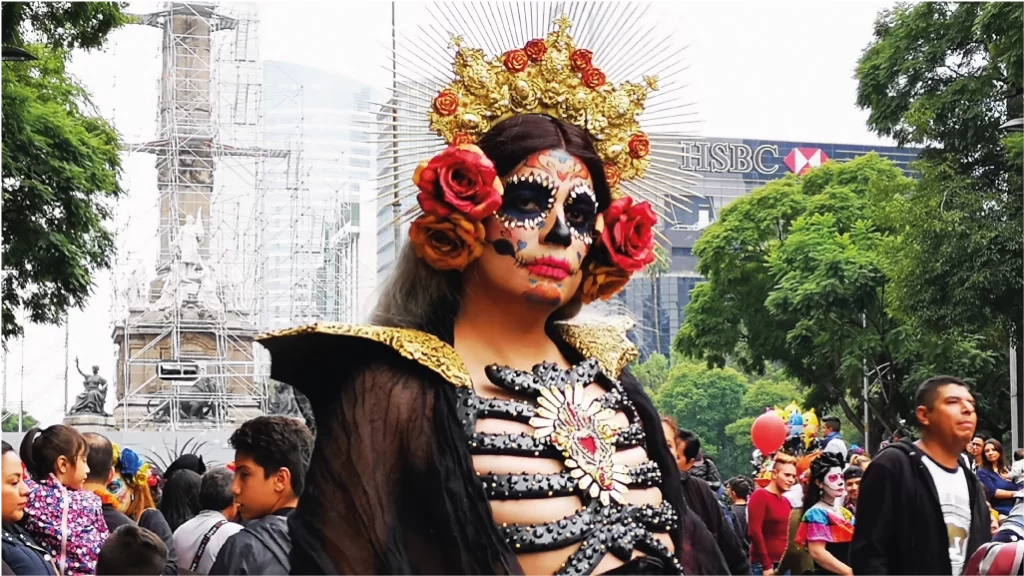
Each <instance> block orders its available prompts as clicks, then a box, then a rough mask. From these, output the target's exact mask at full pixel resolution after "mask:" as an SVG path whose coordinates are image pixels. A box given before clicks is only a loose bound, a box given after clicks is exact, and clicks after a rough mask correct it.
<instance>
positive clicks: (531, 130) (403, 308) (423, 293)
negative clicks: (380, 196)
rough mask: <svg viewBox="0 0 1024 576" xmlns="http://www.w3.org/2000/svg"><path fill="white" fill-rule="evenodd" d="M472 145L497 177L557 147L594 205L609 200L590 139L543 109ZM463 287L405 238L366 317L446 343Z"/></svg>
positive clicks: (574, 303)
mask: <svg viewBox="0 0 1024 576" xmlns="http://www.w3.org/2000/svg"><path fill="white" fill-rule="evenodd" d="M477 145H478V146H480V149H481V150H483V151H484V154H486V155H487V157H488V158H490V160H491V162H494V166H495V168H496V169H497V171H498V175H499V176H502V177H503V176H507V175H508V174H509V173H511V172H512V170H514V169H515V168H516V166H519V164H521V163H522V162H523V161H524V160H526V159H527V158H528V157H529V156H530V155H531V154H535V153H537V152H540V151H542V150H549V149H559V148H561V149H563V150H565V151H566V152H569V153H570V154H572V155H573V156H576V157H577V158H579V159H580V160H581V161H583V164H584V165H585V166H586V167H587V170H588V171H589V172H590V177H591V179H592V180H593V182H594V194H595V195H596V196H597V203H598V210H603V209H605V208H607V207H608V205H609V204H610V203H611V191H610V189H609V188H608V180H607V179H606V178H605V175H604V164H603V163H602V162H601V157H600V156H598V154H597V151H596V150H595V148H594V141H593V139H592V138H591V137H590V135H589V134H588V133H587V132H586V131H585V130H583V129H582V128H579V127H578V126H575V125H573V124H569V123H568V122H564V121H562V120H558V119H557V118H552V117H551V116H547V115H545V114H523V115H519V116H513V117H511V118H508V119H506V120H503V121H501V122H499V123H497V124H495V125H494V126H493V127H492V128H491V129H490V130H489V131H487V133H485V134H484V135H483V136H482V137H481V138H480V141H479V142H478V143H477ZM397 240H398V239H396V241H397ZM462 288H463V286H462V273H460V272H453V271H448V272H442V271H438V270H434V269H433V268H431V267H430V265H429V264H427V263H426V262H424V261H423V260H421V259H419V258H417V257H416V254H415V252H414V251H413V249H412V246H411V245H410V244H409V243H408V242H405V245H404V246H403V247H402V251H401V253H400V254H399V256H398V259H397V261H396V262H395V268H394V270H393V271H392V272H391V275H390V277H389V278H388V280H387V281H386V282H385V283H384V285H383V286H382V287H381V292H380V299H379V301H378V302H377V306H376V308H375V309H374V311H373V315H372V317H371V322H372V323H373V324H377V325H379V326H395V327H400V328H414V329H416V330H421V331H424V332H429V333H431V334H434V335H435V336H437V337H439V338H441V339H442V340H444V341H446V342H448V343H451V342H453V341H454V334H453V332H454V326H455V317H456V316H457V315H458V313H459V308H460V307H461V305H462ZM581 305H582V302H581V300H580V297H579V296H577V297H575V298H573V299H572V300H570V301H569V302H568V303H566V304H565V306H562V308H560V309H559V310H557V311H556V312H555V313H554V314H552V315H551V318H550V320H551V321H555V320H564V319H567V318H572V317H573V316H575V315H576V314H577V313H578V312H579V310H580V307H581Z"/></svg>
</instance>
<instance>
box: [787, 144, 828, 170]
mask: <svg viewBox="0 0 1024 576" xmlns="http://www.w3.org/2000/svg"><path fill="white" fill-rule="evenodd" d="M783 161H784V162H785V163H786V167H787V168H789V171H790V172H793V173H794V174H803V173H804V172H807V171H808V170H810V169H811V168H817V167H818V166H821V165H822V164H824V163H825V162H828V156H827V155H826V154H825V151H824V150H822V149H821V148H793V150H791V151H790V152H789V154H786V158H785V159H784V160H783Z"/></svg>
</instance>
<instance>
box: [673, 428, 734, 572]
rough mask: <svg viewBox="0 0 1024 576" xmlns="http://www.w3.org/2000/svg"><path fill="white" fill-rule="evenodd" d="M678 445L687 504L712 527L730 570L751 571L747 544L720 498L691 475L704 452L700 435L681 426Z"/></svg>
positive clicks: (678, 461)
mask: <svg viewBox="0 0 1024 576" xmlns="http://www.w3.org/2000/svg"><path fill="white" fill-rule="evenodd" d="M674 444H675V445H674V446H672V444H671V443H670V444H669V446H670V447H671V448H674V450H675V453H676V463H677V464H678V466H679V478H680V480H681V481H682V484H683V498H684V499H685V500H686V507H687V508H689V509H691V510H693V511H694V512H695V513H696V514H697V516H698V517H699V518H700V519H701V521H703V522H704V525H705V526H707V527H708V530H710V531H711V534H713V535H714V537H715V541H716V542H717V543H718V549H719V550H720V551H721V552H722V557H723V558H725V561H726V564H728V566H729V573H730V574H733V575H736V574H750V560H749V558H748V556H747V552H746V550H744V549H743V543H742V542H741V541H740V539H739V537H738V536H737V535H736V532H735V530H734V529H733V527H732V526H731V525H730V524H729V521H728V520H726V518H725V512H724V511H723V510H722V506H721V504H719V503H718V498H717V497H716V495H715V493H714V492H713V491H712V490H711V487H710V486H708V483H707V482H705V481H704V480H701V479H700V478H697V477H695V476H693V475H692V474H690V470H691V469H692V468H693V465H694V463H695V462H696V461H697V456H698V455H699V454H700V438H698V437H697V435H696V434H694V433H693V432H690V431H689V430H682V429H680V430H679V431H678V432H677V433H676V437H675V443H674Z"/></svg>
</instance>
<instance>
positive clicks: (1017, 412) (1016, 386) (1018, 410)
mask: <svg viewBox="0 0 1024 576" xmlns="http://www.w3.org/2000/svg"><path fill="white" fill-rule="evenodd" d="M1006 112H1007V115H1009V116H1016V118H1011V119H1010V120H1009V121H1008V122H1006V123H1005V124H1003V125H1002V126H1000V127H999V129H1000V130H1005V131H1007V132H1024V93H1019V94H1016V95H1015V96H1012V97H1010V99H1009V100H1007V101H1006ZM1014 336H1015V335H1011V338H1010V443H1011V445H1012V449H1013V451H1014V452H1016V451H1017V450H1018V449H1020V448H1024V427H1022V426H1021V418H1022V417H1024V404H1021V401H1022V400H1024V390H1021V384H1022V382H1020V379H1019V378H1017V368H1018V364H1017V347H1016V346H1014V345H1013V344H1014V342H1013V338H1014ZM1018 344H1019V343H1018Z"/></svg>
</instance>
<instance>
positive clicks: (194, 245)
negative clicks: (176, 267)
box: [177, 208, 205, 279]
mask: <svg viewBox="0 0 1024 576" xmlns="http://www.w3.org/2000/svg"><path fill="white" fill-rule="evenodd" d="M204 233H205V231H204V230H203V209H202V208H200V209H199V214H198V216H197V217H195V218H193V217H192V215H191V214H189V215H187V216H185V225H184V226H182V227H181V228H180V229H179V230H178V239H177V244H178V257H179V258H180V260H181V262H182V263H183V264H184V265H185V270H184V276H185V278H188V279H191V278H196V277H197V276H198V270H199V269H200V268H202V266H203V260H202V258H200V256H199V243H200V242H202V240H203V234H204Z"/></svg>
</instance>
